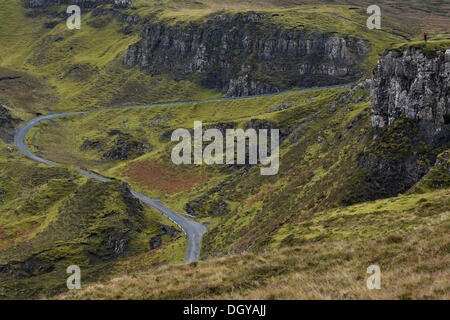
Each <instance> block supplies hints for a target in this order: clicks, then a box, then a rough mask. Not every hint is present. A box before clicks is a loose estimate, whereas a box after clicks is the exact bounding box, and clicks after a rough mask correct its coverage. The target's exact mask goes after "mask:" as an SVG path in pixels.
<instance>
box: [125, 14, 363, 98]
mask: <svg viewBox="0 0 450 320" xmlns="http://www.w3.org/2000/svg"><path fill="white" fill-rule="evenodd" d="M147 21H148V22H147V23H146V25H145V27H144V29H143V30H142V32H141V40H140V41H139V42H137V43H136V44H134V45H132V46H130V47H129V48H128V50H127V52H126V55H125V58H124V64H125V65H126V66H128V67H134V68H139V69H144V70H147V71H148V72H149V73H150V74H152V75H161V74H169V75H171V76H172V77H173V78H175V79H177V80H178V79H189V80H194V81H196V82H198V83H200V84H201V85H202V86H205V87H207V88H211V89H216V90H218V91H220V92H223V93H226V94H227V95H228V96H244V95H256V94H262V93H272V92H277V91H281V90H285V89H288V88H293V87H307V86H315V85H326V84H338V83H345V82H349V81H352V80H355V79H357V78H358V76H359V75H360V73H361V70H360V67H359V66H358V63H359V62H361V61H362V60H363V59H364V57H365V56H366V55H367V53H368V50H369V44H368V43H367V41H365V40H363V39H361V38H356V37H355V38H353V37H347V36H346V37H343V36H338V35H336V34H331V33H318V32H313V31H306V30H302V29H286V28H283V27H282V26H279V25H276V24H273V23H272V22H271V21H270V19H269V18H268V15H267V14H263V13H255V12H249V13H238V14H216V15H211V16H210V17H209V18H208V19H207V20H206V21H204V22H189V23H187V24H175V25H168V24H163V23H160V22H158V23H156V22H152V21H151V20H147Z"/></svg>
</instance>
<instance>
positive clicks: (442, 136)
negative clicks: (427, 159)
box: [371, 47, 450, 146]
mask: <svg viewBox="0 0 450 320" xmlns="http://www.w3.org/2000/svg"><path fill="white" fill-rule="evenodd" d="M449 83H450V49H448V50H447V51H436V52H433V53H432V54H429V53H426V52H424V51H423V50H422V49H420V48H414V47H410V48H407V49H405V50H403V51H401V52H399V51H397V50H392V51H389V52H388V53H387V54H385V56H384V57H382V58H381V59H380V61H379V62H378V66H377V68H376V70H375V71H374V76H373V82H372V89H371V96H372V107H371V109H372V125H373V127H374V128H375V130H376V133H377V134H378V133H379V132H380V131H382V130H383V129H385V128H386V127H387V126H391V125H393V124H394V123H395V122H396V121H398V120H399V119H400V118H401V117H402V116H404V117H406V118H408V119H411V120H413V121H415V122H416V123H417V125H418V126H419V127H420V130H421V133H422V137H423V139H424V140H425V141H426V142H427V144H429V145H434V146H438V145H442V144H445V143H447V142H448V141H449V139H450V109H449V102H450V96H449Z"/></svg>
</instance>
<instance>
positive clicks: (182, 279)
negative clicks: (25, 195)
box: [58, 190, 450, 299]
mask: <svg viewBox="0 0 450 320" xmlns="http://www.w3.org/2000/svg"><path fill="white" fill-rule="evenodd" d="M449 195H450V194H449V192H448V190H446V191H438V192H434V193H427V194H423V195H420V196H418V195H414V196H404V197H399V198H392V199H386V200H381V201H377V202H373V203H367V204H363V205H357V206H351V207H348V208H344V209H338V210H330V211H324V212H320V213H318V214H317V215H316V217H315V219H314V223H308V224H307V223H299V224H293V225H291V226H290V227H287V228H283V229H282V230H280V232H279V234H278V235H277V237H276V238H275V239H274V241H273V242H272V243H271V244H270V246H269V248H268V249H265V250H264V251H261V252H254V253H243V254H240V255H231V256H228V257H223V258H219V259H211V260H206V261H201V262H198V263H191V264H189V265H171V266H164V267H161V268H158V269H156V270H152V271H151V272H140V273H135V274H132V275H127V276H121V277H117V278H113V279H111V280H110V281H106V282H103V283H101V284H97V285H94V286H88V287H86V288H83V289H82V290H81V291H71V292H67V293H66V294H64V295H61V296H58V298H59V299H448V298H449V292H450V287H449V283H448V281H447V280H446V279H448V276H449V274H448V263H449V261H448V255H447V254H448V249H449V248H448V240H449V239H448V231H449V230H448V229H449V226H450V224H449V212H448V206H449V204H450V203H449V201H450V198H449ZM373 264H375V265H378V266H379V267H380V269H381V288H382V289H381V290H368V289H367V288H366V279H367V278H368V277H369V275H368V274H367V273H366V269H367V267H369V266H370V265H373Z"/></svg>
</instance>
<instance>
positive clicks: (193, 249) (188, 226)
mask: <svg viewBox="0 0 450 320" xmlns="http://www.w3.org/2000/svg"><path fill="white" fill-rule="evenodd" d="M346 86H349V84H345V85H332V86H324V87H315V88H307V89H299V90H291V91H284V92H278V93H270V94H262V95H254V96H244V97H230V98H217V99H209V100H195V101H182V102H168V103H156V104H147V105H134V106H115V107H106V108H99V109H95V110H91V111H84V112H68V113H58V114H49V115H46V116H41V117H38V118H35V119H33V120H31V121H29V122H27V123H25V124H24V125H22V126H21V127H19V128H18V129H17V130H16V132H15V135H14V145H15V146H16V147H17V148H18V149H19V151H20V152H22V153H23V154H24V155H25V156H27V157H28V158H30V159H32V160H35V161H38V162H40V163H44V164H47V165H52V166H58V165H59V163H56V162H53V161H50V160H46V159H42V158H40V157H38V156H36V155H35V154H33V153H32V152H31V151H30V150H29V149H28V148H27V146H26V144H25V137H26V136H27V134H28V132H29V131H30V130H31V129H32V128H33V127H35V126H36V125H37V124H39V123H40V122H42V121H47V120H51V119H55V118H63V117H68V116H72V115H81V114H86V113H89V112H97V111H104V110H114V109H130V108H152V107H159V106H173V105H183V104H190V103H199V102H216V101H229V100H243V99H250V98H257V97H264V96H276V95H285V94H289V93H295V92H306V91H312V90H317V89H326V88H335V87H346ZM76 171H77V172H79V173H80V174H82V175H84V176H86V177H88V178H91V179H95V180H98V181H100V182H109V181H110V180H108V179H107V178H104V177H102V176H100V175H98V174H95V173H93V172H89V171H86V170H83V169H79V168H78V169H76ZM131 193H132V195H133V196H134V197H136V198H137V199H139V200H141V201H142V202H144V203H145V204H147V205H149V206H151V207H153V208H155V209H157V210H158V211H160V212H161V213H162V214H163V215H164V216H165V217H166V218H168V219H170V220H171V221H172V222H173V223H175V224H176V225H178V226H179V227H180V228H181V229H182V230H183V232H184V233H185V234H186V237H187V239H188V249H187V252H186V259H185V262H186V263H190V262H193V261H197V260H198V257H199V254H200V245H201V240H202V237H203V234H204V233H205V232H206V227H205V226H204V225H203V224H201V223H198V222H195V221H193V220H191V219H188V218H186V217H184V216H182V215H180V214H178V213H176V212H174V211H172V210H170V209H169V208H167V207H165V206H164V205H163V204H162V203H161V202H160V200H159V199H150V198H148V197H146V196H144V195H143V194H140V193H138V192H136V191H134V190H131Z"/></svg>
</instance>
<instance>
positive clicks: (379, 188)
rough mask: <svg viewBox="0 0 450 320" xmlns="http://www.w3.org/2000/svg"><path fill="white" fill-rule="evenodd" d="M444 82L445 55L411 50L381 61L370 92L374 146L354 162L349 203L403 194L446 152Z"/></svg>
mask: <svg viewBox="0 0 450 320" xmlns="http://www.w3.org/2000/svg"><path fill="white" fill-rule="evenodd" d="M429 45H430V46H433V44H429ZM444 48H445V46H444ZM447 48H448V46H447ZM449 81H450V50H449V49H438V50H431V49H430V48H426V47H425V48H420V47H414V46H410V47H407V48H404V49H402V50H391V51H388V52H387V53H386V54H385V55H384V56H383V57H382V58H381V59H380V61H379V62H378V66H377V68H376V70H375V71H374V76H373V81H372V88H371V100H372V103H371V113H372V116H371V120H372V126H373V128H374V131H375V136H374V139H375V141H374V142H373V143H372V144H371V145H370V146H369V148H368V149H367V151H365V152H364V153H362V154H360V156H359V159H358V161H357V170H358V174H359V179H358V183H356V184H355V185H354V190H353V191H352V193H353V195H354V198H353V200H352V202H361V201H367V200H373V199H378V198H383V197H389V196H395V195H397V194H398V193H403V192H406V191H408V190H409V189H410V188H411V187H412V186H414V184H416V183H417V182H418V181H420V180H421V179H422V178H423V177H424V176H425V175H426V174H427V173H428V172H429V170H430V168H432V167H433V166H434V165H435V163H436V160H437V156H438V155H439V154H440V153H441V152H444V151H445V150H447V149H448V148H450V113H449V98H450V97H449V90H448V89H449V85H448V84H449ZM442 175H444V176H443V177H440V181H448V173H447V174H446V173H445V171H442ZM445 175H447V177H445ZM446 183H447V182H445V183H434V184H433V185H434V186H436V187H439V186H444V187H445V185H446ZM352 202H351V203H352Z"/></svg>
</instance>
